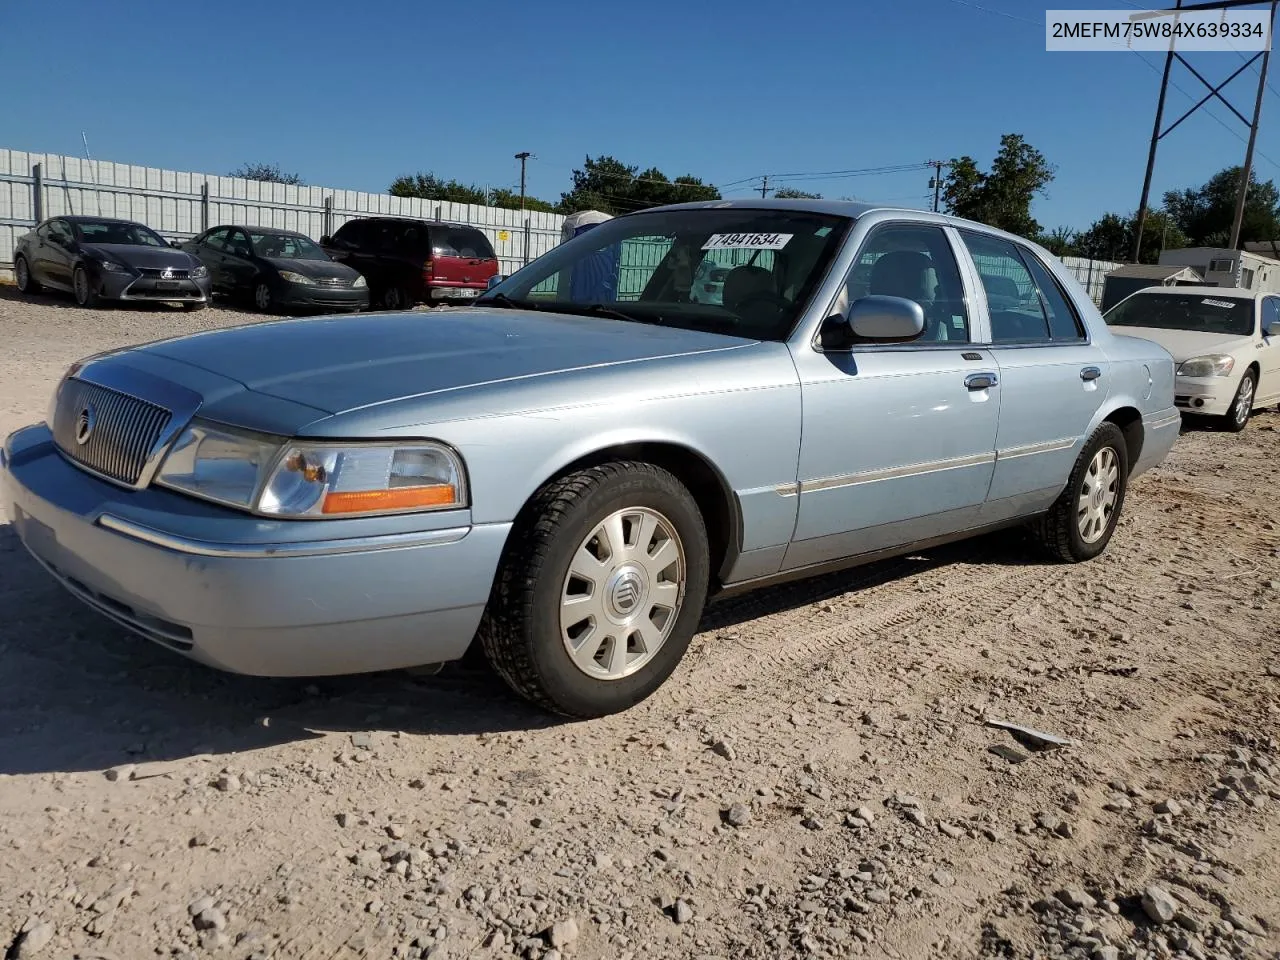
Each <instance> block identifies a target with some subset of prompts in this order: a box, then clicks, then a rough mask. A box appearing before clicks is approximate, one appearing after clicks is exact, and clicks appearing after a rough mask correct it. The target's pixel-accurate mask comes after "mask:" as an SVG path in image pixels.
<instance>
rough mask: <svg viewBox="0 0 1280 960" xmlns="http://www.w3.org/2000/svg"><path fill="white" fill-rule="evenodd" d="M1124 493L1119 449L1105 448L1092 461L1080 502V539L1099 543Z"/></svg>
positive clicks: (1086, 473)
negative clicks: (1121, 490) (1121, 493)
mask: <svg viewBox="0 0 1280 960" xmlns="http://www.w3.org/2000/svg"><path fill="white" fill-rule="evenodd" d="M1119 495H1120V466H1119V461H1118V459H1117V457H1116V452H1115V450H1114V449H1112V448H1111V447H1103V448H1101V449H1100V450H1099V451H1098V452H1097V453H1095V454H1094V455H1093V459H1092V460H1091V461H1089V469H1088V470H1087V471H1085V475H1084V482H1083V483H1082V484H1081V488H1080V497H1079V500H1078V502H1077V518H1078V522H1079V525H1080V539H1082V540H1083V541H1084V542H1085V543H1097V542H1098V541H1099V540H1101V539H1102V537H1103V535H1104V534H1105V533H1106V532H1107V526H1108V525H1109V524H1110V522H1111V516H1112V514H1113V513H1114V512H1115V508H1116V500H1117V499H1118V498H1119Z"/></svg>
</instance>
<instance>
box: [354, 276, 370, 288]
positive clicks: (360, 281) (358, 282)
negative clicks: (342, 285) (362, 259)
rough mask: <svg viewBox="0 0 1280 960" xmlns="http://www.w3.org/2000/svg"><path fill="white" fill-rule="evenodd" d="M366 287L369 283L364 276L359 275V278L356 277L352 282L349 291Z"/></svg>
mask: <svg viewBox="0 0 1280 960" xmlns="http://www.w3.org/2000/svg"><path fill="white" fill-rule="evenodd" d="M368 285H369V281H368V280H366V279H365V278H364V274H363V273H362V274H360V276H358V277H356V278H355V280H354V281H353V282H352V284H351V289H352V290H363V289H364V288H365V287H367V286H368Z"/></svg>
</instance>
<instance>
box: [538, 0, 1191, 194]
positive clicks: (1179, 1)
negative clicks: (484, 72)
mask: <svg viewBox="0 0 1280 960" xmlns="http://www.w3.org/2000/svg"><path fill="white" fill-rule="evenodd" d="M1179 2H1181V0H1179ZM532 156H533V154H532V153H530V152H529V151H528V150H524V151H522V152H520V153H517V154H516V159H517V160H519V161H520V212H521V213H524V169H525V164H526V163H528V162H529V158H530V157H532Z"/></svg>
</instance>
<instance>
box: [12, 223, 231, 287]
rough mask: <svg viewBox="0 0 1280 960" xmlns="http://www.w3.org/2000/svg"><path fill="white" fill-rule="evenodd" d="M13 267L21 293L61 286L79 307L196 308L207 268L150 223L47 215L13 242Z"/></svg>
mask: <svg viewBox="0 0 1280 960" xmlns="http://www.w3.org/2000/svg"><path fill="white" fill-rule="evenodd" d="M13 271H14V274H15V275H16V277H17V281H18V289H19V290H21V291H22V292H23V293H39V292H40V290H41V289H43V288H45V287H47V288H49V289H50V290H66V291H69V292H70V293H71V294H73V295H74V296H75V298H76V303H78V304H79V305H80V306H82V307H93V306H97V305H98V303H99V302H100V301H103V300H162V301H173V302H177V303H181V304H182V306H183V309H186V310H200V309H202V308H203V307H204V306H205V305H206V304H207V303H208V302H209V299H210V297H211V296H212V295H213V293H212V287H211V285H210V278H209V271H208V270H207V269H206V268H205V266H204V265H203V264H202V263H201V262H200V261H199V260H197V259H196V258H195V257H193V256H191V255H190V254H189V253H186V252H184V251H182V250H175V249H173V247H171V246H170V245H169V244H168V243H166V242H165V241H164V239H163V238H162V237H161V236H160V235H159V234H158V233H156V232H155V231H154V230H152V229H151V228H150V227H144V226H143V225H142V224H140V223H134V222H132V221H131V220H116V219H112V218H108V217H51V218H49V219H48V220H45V221H44V222H42V223H41V224H39V225H38V226H37V227H36V228H35V229H34V230H32V231H31V232H30V233H28V234H26V235H25V236H23V237H22V238H21V239H20V240H19V241H18V246H17V249H16V250H15V251H14V257H13Z"/></svg>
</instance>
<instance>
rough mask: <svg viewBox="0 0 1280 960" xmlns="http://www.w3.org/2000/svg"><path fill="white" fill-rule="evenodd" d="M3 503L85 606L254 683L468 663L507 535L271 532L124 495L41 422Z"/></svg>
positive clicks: (429, 521)
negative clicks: (61, 446) (75, 460)
mask: <svg viewBox="0 0 1280 960" xmlns="http://www.w3.org/2000/svg"><path fill="white" fill-rule="evenodd" d="M0 502H3V503H4V505H5V507H6V509H7V512H8V514H9V517H10V519H11V521H12V523H13V525H14V529H15V531H16V533H17V535H18V537H19V539H21V541H22V542H23V544H24V545H25V546H26V548H27V549H28V550H29V551H30V552H31V554H32V555H33V556H34V557H35V558H36V560H38V561H39V562H40V564H41V565H42V566H44V567H45V569H46V570H48V571H49V572H50V573H51V574H53V576H54V577H56V578H57V579H58V580H59V582H61V583H62V584H63V586H64V587H66V588H67V589H68V590H69V591H71V593H73V594H74V595H75V596H77V597H78V598H79V599H81V600H82V601H84V602H85V603H87V604H88V605H89V606H91V607H93V608H94V609H96V610H97V611H98V612H100V613H102V614H104V615H105V616H107V617H109V618H110V619H111V620H114V621H115V622H116V623H118V624H120V625H122V626H125V627H127V628H128V629H129V630H131V631H133V632H134V633H137V634H140V635H141V636H143V637H146V638H147V639H150V640H153V641H155V642H157V643H160V644H162V645H163V646H165V647H167V648H169V649H171V650H174V651H176V652H178V653H181V654H183V655H185V656H188V657H190V658H192V659H195V660H198V661H200V662H202V663H205V664H208V665H210V666H213V667H216V668H218V669H222V670H227V671H231V672H234V673H244V674H253V675H258V676H325V675H335V674H350V673H365V672H371V671H378V670H392V669H399V668H403V667H410V666H417V665H421V664H426V663H440V662H444V661H448V660H455V659H458V658H459V657H461V656H462V655H463V654H464V653H465V652H466V649H467V647H468V646H469V645H470V643H471V640H472V637H473V636H474V635H475V631H476V628H477V626H478V625H479V622H480V617H481V614H482V613H483V611H484V606H485V603H486V602H487V600H488V595H489V590H490V587H491V585H492V583H493V577H494V573H495V571H496V569H497V565H498V560H499V557H500V554H501V552H502V548H503V545H504V543H505V542H506V538H507V533H508V531H509V529H510V524H484V525H472V524H471V522H470V514H469V512H467V511H453V512H450V513H448V514H437V515H417V516H415V517H388V518H366V519H360V520H342V521H325V520H320V521H267V520H263V519H262V518H260V517H251V516H248V515H245V514H240V513H238V512H237V511H233V510H227V509H224V508H221V507H217V506H216V505H212V504H204V503H201V502H199V501H197V500H193V499H192V498H189V497H184V496H182V495H179V494H175V493H171V492H169V491H165V490H161V489H155V488H152V489H147V490H140V491H131V490H124V489H121V488H119V487H116V486H114V485H113V484H110V483H107V482H106V481H103V480H99V479H97V478H95V477H92V476H90V475H89V474H86V473H84V472H83V471H81V470H79V469H77V468H76V467H74V466H72V465H71V464H70V463H69V462H67V461H66V460H65V459H64V458H63V457H62V455H61V454H60V453H58V451H57V449H56V448H55V446H54V443H53V439H52V436H51V434H50V433H49V430H48V428H47V427H45V426H44V425H43V424H41V425H38V426H34V427H28V428H26V429H24V430H19V431H18V432H16V433H14V434H12V435H11V436H10V437H9V438H8V440H7V441H6V442H5V446H4V449H3V451H2V452H0ZM371 521H372V522H371ZM433 524H434V526H432V525H433Z"/></svg>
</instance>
